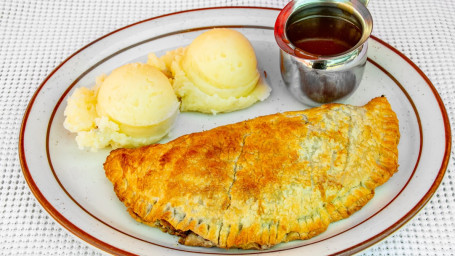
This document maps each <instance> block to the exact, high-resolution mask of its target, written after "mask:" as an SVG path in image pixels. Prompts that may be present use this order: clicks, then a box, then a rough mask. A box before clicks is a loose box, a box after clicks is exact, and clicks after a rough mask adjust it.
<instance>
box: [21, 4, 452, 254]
mask: <svg viewBox="0 0 455 256" xmlns="http://www.w3.org/2000/svg"><path fill="white" fill-rule="evenodd" d="M278 13H279V10H277V9H266V8H212V9H201V10H192V11H186V12H180V13H175V14H170V15H164V16H161V17H156V18H152V19H149V20H145V21H141V22H138V23H135V24H132V25H130V26H127V27H124V28H122V29H119V30H117V31H114V32H112V33H110V34H108V35H106V36H104V37H102V38H100V39H98V40H96V41H94V42H93V43H91V44H89V45H87V46H85V47H84V48H82V49H81V50H79V51H77V52H76V53H74V54H73V55H71V56H70V57H69V58H68V59H66V60H65V61H64V62H63V63H62V64H61V65H60V66H58V67H57V68H56V69H55V70H54V71H53V72H52V73H51V74H50V75H49V76H48V77H47V78H46V79H45V80H44V82H43V83H42V84H41V86H40V87H39V88H38V90H37V91H36V93H35V95H34V96H33V98H32V99H31V101H30V104H29V106H28V108H27V110H26V113H25V115H24V119H23V124H22V129H21V132H20V140H19V153H20V160H21V164H22V168H23V173H24V176H25V178H26V180H27V182H28V184H29V186H30V188H31V190H32V192H33V193H34V195H35V196H36V198H37V199H38V201H39V202H40V203H41V205H42V206H43V207H44V209H45V210H46V211H47V212H48V213H49V214H50V215H51V216H52V217H53V218H54V219H55V220H56V221H57V222H58V223H60V224H61V225H62V226H63V227H64V228H66V229H67V230H69V231H70V232H71V233H73V234H74V235H75V236H76V237H79V238H80V239H82V240H83V241H86V242H87V243H88V244H91V245H93V246H94V247H96V248H99V249H101V250H103V251H106V252H110V253H114V254H141V255H146V254H150V255H158V253H160V254H170V253H172V254H174V255H181V254H186V253H193V252H199V253H209V254H250V253H269V252H277V251H282V254H285V255H302V254H303V253H308V252H310V253H311V255H318V254H321V255H326V254H334V253H340V254H343V253H344V254H351V253H353V252H358V251H360V250H362V249H364V248H366V247H368V246H370V245H372V244H374V243H375V242H377V241H379V240H381V239H383V238H385V237H386V236H388V235H390V234H391V233H392V232H393V231H395V230H397V229H398V228H399V227H401V226H402V225H403V224H404V223H406V222H407V221H408V220H409V219H410V218H412V217H413V216H414V215H415V214H416V213H417V212H418V211H419V210H420V209H421V208H422V207H423V206H424V205H425V203H426V202H427V201H428V200H429V199H430V197H431V195H432V194H433V193H434V192H435V190H436V188H437V186H438V185H439V183H440V182H441V179H442V177H443V175H444V172H445V170H446V167H447V163H448V159H449V155H450V143H451V139H450V127H449V121H448V117H447V113H446V110H445V108H444V105H443V104H442V101H441V99H440V97H439V95H438V94H437V92H436V90H435V88H434V86H433V85H432V84H431V82H430V81H429V80H428V78H427V77H426V76H425V75H424V74H423V73H422V71H420V70H419V69H418V68H417V67H416V65H415V64H413V63H412V62H411V61H410V60H409V59H408V58H406V57H405V56H404V55H403V54H401V53H400V52H398V51H397V50H395V49H394V48H392V47H391V46H389V45H388V44H386V43H385V42H383V41H381V40H379V39H378V38H375V37H372V38H371V39H370V48H369V52H368V56H369V60H368V63H367V65H366V70H365V75H364V78H363V80H362V83H361V85H360V87H359V89H358V90H357V91H356V92H355V93H354V95H353V96H352V97H351V98H349V99H348V100H346V101H345V102H344V103H348V104H354V105H363V104H365V103H367V102H368V101H369V100H370V99H372V98H373V97H377V96H380V95H385V96H386V97H387V98H388V99H389V101H390V103H391V105H392V108H393V109H394V110H395V111H396V113H397V115H398V119H399V121H400V132H401V134H402V137H401V141H400V144H399V165H400V167H399V171H398V173H396V174H395V175H394V176H393V177H392V178H391V179H390V180H389V181H388V182H387V183H386V184H384V185H383V186H381V187H379V188H377V189H376V195H375V196H374V198H373V199H372V200H371V201H370V202H369V203H368V204H367V205H366V206H365V207H363V208H362V209H361V210H360V211H358V212H357V213H355V214H354V215H352V216H351V217H349V218H348V219H345V220H342V221H338V222H336V223H333V224H331V225H330V227H329V228H328V230H327V231H326V232H324V233H323V234H321V235H319V236H317V237H314V238H312V239H310V240H306V241H293V242H290V243H285V244H280V245H278V246H276V247H274V248H272V249H270V250H267V251H252V250H248V251H242V250H223V249H217V248H198V247H187V246H183V245H179V244H178V243H177V238H176V237H174V236H171V235H168V234H165V233H162V232H161V231H159V230H158V229H155V228H151V227H148V226H145V225H142V224H139V223H137V222H136V221H134V220H133V219H132V218H131V217H130V216H129V214H128V213H127V212H126V210H125V207H124V206H123V204H122V203H121V202H120V201H119V200H118V199H117V197H116V195H115V194H114V192H113V189H112V185H111V183H110V182H109V181H108V180H107V179H106V178H105V176H104V171H103V167H102V164H103V162H104V159H105V157H106V156H107V154H108V152H109V150H102V151H99V152H97V153H91V152H85V151H80V150H79V149H78V148H77V145H76V143H75V140H74V134H70V133H69V132H68V131H66V130H65V129H64V128H63V126H62V123H63V110H64V108H65V106H66V99H67V97H68V95H71V93H72V92H73V91H74V89H75V88H77V87H81V86H85V87H92V86H93V85H94V82H95V78H96V76H98V75H100V74H101V73H109V72H110V71H112V70H113V69H114V68H116V67H119V66H120V65H123V64H125V63H129V62H137V61H146V56H147V54H148V53H149V52H155V53H156V54H157V55H158V56H160V55H162V54H163V53H164V52H165V51H167V50H171V49H174V48H176V47H179V46H185V45H187V44H189V43H190V42H191V41H192V40H193V39H194V38H195V37H196V36H197V35H199V34H200V33H202V32H203V31H205V30H207V29H210V28H212V27H230V28H233V29H237V30H239V31H241V32H242V33H243V34H244V35H245V36H246V37H247V38H248V39H249V40H250V41H251V43H252V44H253V46H254V48H255V51H256V54H257V57H258V62H259V69H260V70H261V73H263V74H264V76H266V80H267V81H268V83H269V84H270V85H271V86H272V88H273V91H272V94H271V96H270V98H268V99H267V100H265V101H264V102H260V103H257V104H255V105H254V106H252V107H251V108H248V109H245V110H241V111H237V112H233V113H228V114H219V115H216V116H212V115H205V114H196V113H183V114H181V115H180V116H179V117H178V120H177V122H176V124H175V127H174V129H173V130H172V132H171V135H170V136H169V137H168V138H167V139H165V140H163V142H164V141H168V140H170V139H174V138H176V137H178V136H180V135H183V134H187V133H191V132H196V131H201V130H207V129H210V128H212V127H216V126H219V125H223V124H228V123H233V122H237V121H241V120H245V119H248V118H252V117H255V116H259V115H264V114H270V113H276V112H280V111H286V110H297V109H304V108H305V106H303V105H302V104H300V103H299V102H297V101H296V100H295V99H294V98H293V97H292V96H291V95H290V94H289V93H288V92H287V91H286V90H285V88H284V85H283V82H282V80H281V76H280V73H279V63H278V52H279V51H278V47H277V45H276V43H275V39H274V35H273V26H274V22H275V19H276V17H277V15H278ZM265 74H266V75H265Z"/></svg>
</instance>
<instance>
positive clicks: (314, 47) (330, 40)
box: [286, 16, 362, 56]
mask: <svg viewBox="0 0 455 256" xmlns="http://www.w3.org/2000/svg"><path fill="white" fill-rule="evenodd" d="M286 35H287V37H288V38H289V40H290V41H291V43H292V44H294V46H295V47H297V48H299V49H301V50H303V51H305V52H308V53H311V54H316V55H326V56H327V55H337V54H340V53H343V52H346V51H348V50H350V49H351V48H352V47H354V46H355V45H356V44H357V42H359V40H360V38H361V36H362V30H361V28H359V27H358V26H357V25H355V24H353V23H352V22H350V21H347V20H345V19H343V18H341V17H336V16H313V17H308V18H305V19H301V20H297V21H295V22H293V23H291V24H289V25H288V26H287V28H286Z"/></svg>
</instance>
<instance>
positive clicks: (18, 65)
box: [0, 0, 455, 255]
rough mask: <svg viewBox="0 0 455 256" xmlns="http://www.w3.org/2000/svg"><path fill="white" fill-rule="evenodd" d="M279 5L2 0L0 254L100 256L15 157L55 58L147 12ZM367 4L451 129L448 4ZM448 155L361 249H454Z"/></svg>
mask: <svg viewBox="0 0 455 256" xmlns="http://www.w3.org/2000/svg"><path fill="white" fill-rule="evenodd" d="M287 2H288V1H279V0H265V1H260V0H256V1H248V0H238V1H226V0H224V1H223V0H221V1H209V0H198V1H181V0H180V1H179V0H174V1H169V0H161V1H151V0H143V1H108V0H104V1H99V0H82V1H76V0H66V1H65V0H64V1H12V0H0V87H1V90H0V129H1V132H0V150H1V153H0V175H1V176H0V253H1V254H3V255H39V254H44V255H53V254H54V255H95V254H99V253H100V252H99V251H97V250H96V249H93V248H92V247H91V246H88V245H87V244H85V243H83V242H80V241H79V240H78V239H75V238H73V236H72V235H71V234H69V232H68V231H66V230H64V229H62V228H61V227H60V226H59V225H58V224H56V223H55V222H54V220H53V219H52V218H51V217H49V216H48V215H47V213H46V212H45V211H44V210H43V209H42V208H41V206H40V205H39V203H38V202H37V200H36V199H35V198H34V196H33V194H32V193H31V192H30V189H29V188H28V186H27V183H26V182H25V180H24V177H23V175H22V171H21V167H20V163H19V158H18V135H19V129H20V126H21V121H22V115H23V113H24V111H25V109H26V107H27V104H28V101H29V100H30V98H31V97H32V95H33V93H34V91H35V89H36V88H37V87H38V86H39V85H40V83H41V82H42V81H43V80H44V78H45V77H46V76H47V75H48V74H49V73H50V72H51V71H52V70H53V69H54V68H55V67H56V66H57V65H58V64H60V62H62V61H63V60H64V59H65V58H66V57H68V56H69V55H71V54H72V53H73V52H75V51H76V50H78V49H79V48H81V47H83V46H84V45H86V44H88V43H90V42H91V41H93V40H95V39H97V38H98V37H100V36H103V35H104V34H107V33H109V32H111V31H113V30H115V29H117V28H120V27H123V26H125V25H128V24H130V23H133V22H137V21H140V20H143V19H147V18H150V17H153V16H157V15H161V14H165V13H171V12H176V11H181V10H187V9H195V8H201V7H211V6H267V7H277V8H282V7H283V6H284V5H285V4H286V3H287ZM369 9H370V11H371V13H372V15H373V17H374V30H373V34H374V35H376V36H377V37H379V38H381V39H382V40H384V41H386V42H388V43H389V44H391V45H392V46H394V47H395V48H397V49H398V50H399V51H401V52H403V53H404V54H405V55H406V56H408V57H409V58H410V59H411V60H412V61H413V62H415V63H416V64H417V65H418V66H419V67H420V68H421V69H422V70H423V72H424V73H425V74H426V75H427V76H428V77H429V78H430V80H431V81H432V82H433V84H434V85H435V87H436V89H437V90H438V92H439V94H440V95H441V98H442V100H443V101H444V103H445V106H446V108H447V111H448V114H449V117H450V119H451V126H452V127H455V124H454V122H453V120H455V119H454V118H455V85H454V81H455V72H454V69H455V53H454V49H455V21H454V20H455V16H454V12H455V1H452V0H446V1H441V0H425V1H424V0H415V1H412V0H372V1H371V2H370V5H369ZM453 133H454V129H453V128H452V134H453ZM452 141H453V140H452ZM454 156H455V154H454V153H453V152H452V155H451V161H450V163H449V166H448V169H447V172H446V174H445V177H444V179H443V181H442V183H441V185H440V187H439V188H438V190H437V191H436V193H435V195H434V196H433V197H432V199H431V200H430V202H429V203H428V204H427V205H426V206H425V208H424V209H422V210H421V211H420V212H419V213H418V214H417V215H416V216H415V218H413V219H412V220H411V221H409V222H408V223H407V224H406V225H405V226H403V227H402V228H401V229H400V230H398V231H397V232H395V233H394V234H393V235H391V236H389V237H388V238H386V239H385V240H383V241H382V242H380V243H378V244H375V245H374V246H372V247H370V248H368V249H367V250H365V251H363V252H361V254H362V255H454V251H455V242H454V241H455V219H454V215H455V189H454V181H455V177H454V170H455V168H454V167H455V166H454V164H453V163H454V162H453V158H454Z"/></svg>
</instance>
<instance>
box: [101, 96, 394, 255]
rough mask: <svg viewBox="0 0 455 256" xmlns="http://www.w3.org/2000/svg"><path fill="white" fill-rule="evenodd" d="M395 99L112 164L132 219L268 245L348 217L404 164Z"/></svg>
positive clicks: (214, 241)
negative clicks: (393, 102) (400, 151)
mask: <svg viewBox="0 0 455 256" xmlns="http://www.w3.org/2000/svg"><path fill="white" fill-rule="evenodd" d="M399 137H400V134H399V127H398V119H397V117H396V114H395V113H394V112H393V111H392V109H391V107H390V104H389V103H388V101H387V99H386V98H385V97H379V98H375V99H373V100H371V101H370V102H369V103H368V104H366V105H365V106H363V107H355V106H350V105H343V104H327V105H324V106H321V107H317V108H313V109H308V110H304V111H294V112H285V113H278V114H273V115H268V116H262V117H258V118H254V119H251V120H247V121H243V122H239V123H236V124H231V125H226V126H221V127H217V128H215V129H212V130H209V131H204V132H200V133H193V134H188V135H184V136H182V137H179V138H177V139H175V140H173V141H171V142H169V143H166V144H155V145H150V146H145V147H142V148H138V149H117V150H114V151H112V152H111V154H110V155H109V156H108V157H107V160H106V162H105V164H104V169H105V171H106V176H107V177H108V179H109V180H110V181H111V182H112V183H113V185H114V190H115V192H116V194H117V196H118V198H119V199H120V200H121V201H122V202H123V203H124V204H125V206H126V207H127V209H128V211H129V212H130V214H131V216H133V217H134V218H135V219H136V220H138V221H140V222H143V223H145V224H147V225H150V226H154V227H159V228H161V229H162V230H163V231H164V232H168V233H170V234H174V235H178V236H180V237H181V238H180V243H182V244H185V245H192V246H205V247H212V246H217V247H221V248H233V247H235V248H243V249H266V248H270V247H271V246H274V245H276V244H278V243H281V242H287V241H291V240H296V239H308V238H311V237H314V236H316V235H318V234H320V233H321V232H323V231H325V230H326V229H327V227H328V225H329V224H330V223H331V222H334V221H337V220H340V219H343V218H347V217H348V216H350V215H351V214H353V213H354V212H356V211H357V210H359V209H360V208H361V207H362V206H364V205H365V204H366V203H367V202H368V201H369V200H370V199H371V198H372V197H373V195H374V189H375V188H376V187H377V186H379V185H381V184H383V183H384V182H386V181H387V180H388V179H389V178H390V177H391V176H392V175H393V174H394V173H395V172H396V171H397V168H398V163H397V162H398V149H397V145H398V142H399Z"/></svg>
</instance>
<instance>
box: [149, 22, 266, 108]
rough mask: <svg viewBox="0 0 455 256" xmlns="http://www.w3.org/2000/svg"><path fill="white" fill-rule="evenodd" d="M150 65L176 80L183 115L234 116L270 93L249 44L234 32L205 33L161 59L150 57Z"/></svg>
mask: <svg viewBox="0 0 455 256" xmlns="http://www.w3.org/2000/svg"><path fill="white" fill-rule="evenodd" d="M148 63H149V64H151V65H154V66H156V67H158V68H160V69H161V70H162V71H163V72H164V73H166V74H168V75H170V76H171V77H172V78H173V82H172V85H173V88H174V91H175V93H176V95H177V96H178V97H179V99H180V100H181V106H180V110H181V111H198V112H203V113H213V114H216V113H218V112H231V111H235V110H239V109H243V108H246V107H249V106H251V105H252V104H254V103H255V102H257V101H262V100H264V99H266V98H267V97H268V96H269V95H270V91H271V89H270V87H269V86H268V85H267V84H266V83H265V82H264V81H263V79H261V77H260V75H259V72H258V69H257V60H256V55H255V53H254V49H253V47H252V46H251V44H250V42H249V41H248V39H247V38H246V37H245V36H243V35H242V34H241V33H240V32H238V31H236V30H232V29H224V28H219V29H212V30H209V31H207V32H204V33H202V34H201V35H199V36H198V37H197V38H195V39H194V41H193V42H192V43H191V44H190V45H189V46H188V47H186V48H178V49H176V50H173V51H170V52H167V53H166V54H165V55H164V56H162V57H161V58H160V59H158V58H157V57H156V56H155V55H153V54H151V55H149V60H148Z"/></svg>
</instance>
